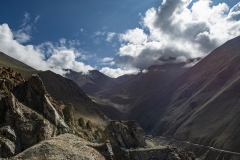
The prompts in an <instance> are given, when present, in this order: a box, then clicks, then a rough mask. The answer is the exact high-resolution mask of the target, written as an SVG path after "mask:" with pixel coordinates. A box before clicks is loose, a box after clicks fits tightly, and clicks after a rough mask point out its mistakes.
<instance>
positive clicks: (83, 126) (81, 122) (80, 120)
mask: <svg viewBox="0 0 240 160" xmlns="http://www.w3.org/2000/svg"><path fill="white" fill-rule="evenodd" d="M78 125H79V126H80V127H81V128H82V129H85V128H86V125H85V121H84V119H83V117H81V118H79V119H78Z"/></svg>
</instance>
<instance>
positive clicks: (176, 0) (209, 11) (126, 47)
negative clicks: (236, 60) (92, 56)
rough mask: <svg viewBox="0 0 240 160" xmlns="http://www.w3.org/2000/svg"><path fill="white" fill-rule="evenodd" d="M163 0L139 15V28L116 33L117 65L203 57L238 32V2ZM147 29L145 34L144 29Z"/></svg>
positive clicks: (141, 65)
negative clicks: (118, 46)
mask: <svg viewBox="0 0 240 160" xmlns="http://www.w3.org/2000/svg"><path fill="white" fill-rule="evenodd" d="M191 2H192V1H191V0H164V1H163V3H162V5H161V6H160V7H159V8H157V9H155V8H151V9H149V10H148V11H147V12H146V13H145V16H143V17H142V22H141V24H142V26H143V29H139V28H135V29H130V30H128V31H126V32H125V33H123V34H120V37H119V40H120V42H122V45H121V47H120V48H119V51H118V55H119V56H120V57H119V59H118V60H115V62H116V64H117V65H119V66H127V67H129V68H139V69H145V68H146V67H149V66H150V65H153V64H160V62H159V60H158V59H159V58H160V57H163V56H166V57H176V58H177V57H182V58H181V59H188V58H196V57H204V56H206V55H207V54H208V53H210V52H211V51H212V50H213V49H215V48H216V47H218V46H219V45H221V44H222V43H224V42H225V41H227V40H229V39H231V38H234V37H236V36H239V35H240V2H239V3H238V4H236V5H235V6H234V7H233V8H231V9H230V8H229V7H228V6H227V4H225V3H220V4H218V5H215V6H214V5H213V4H212V1H203V0H200V1H197V2H195V3H193V5H192V7H191V8H188V6H189V4H190V3H191ZM145 30H148V32H147V33H149V34H146V33H145V32H144V31H145Z"/></svg>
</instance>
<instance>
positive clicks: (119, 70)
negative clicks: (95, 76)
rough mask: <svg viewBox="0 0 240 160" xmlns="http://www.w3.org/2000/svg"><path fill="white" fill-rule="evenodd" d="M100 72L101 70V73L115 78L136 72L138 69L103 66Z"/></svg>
mask: <svg viewBox="0 0 240 160" xmlns="http://www.w3.org/2000/svg"><path fill="white" fill-rule="evenodd" d="M100 72H102V73H103V74H105V75H107V76H109V77H113V78H117V77H119V76H122V75H125V74H137V73H138V72H139V70H138V69H129V68H127V69H126V68H123V69H122V68H116V69H113V68H109V67H103V68H102V69H101V70H100Z"/></svg>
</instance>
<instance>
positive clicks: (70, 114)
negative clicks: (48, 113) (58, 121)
mask: <svg viewBox="0 0 240 160" xmlns="http://www.w3.org/2000/svg"><path fill="white" fill-rule="evenodd" d="M63 115H64V120H65V122H66V123H67V124H68V125H69V126H75V121H74V108H73V105H72V104H68V105H67V106H66V107H65V108H64V109H63Z"/></svg>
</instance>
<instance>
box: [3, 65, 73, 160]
mask: <svg viewBox="0 0 240 160" xmlns="http://www.w3.org/2000/svg"><path fill="white" fill-rule="evenodd" d="M69 108H70V107H69V106H66V105H64V104H63V103H62V102H58V101H55V100H54V99H53V98H52V97H51V96H50V95H49V94H48V93H47V91H46V89H45V87H44V85H43V83H42V81H41V79H40V78H39V77H38V76H37V75H33V76H32V77H31V78H30V79H29V80H28V81H25V80H24V78H23V77H22V76H21V74H19V73H15V72H13V70H11V69H10V68H4V67H3V68H0V157H3V158H9V157H12V156H14V155H16V154H17V153H20V152H22V151H24V150H25V149H27V148H29V147H31V146H33V145H35V144H37V143H39V142H41V141H43V140H46V139H49V138H51V137H54V136H56V135H58V134H61V133H74V131H73V130H72V129H70V128H69V126H68V125H67V124H66V123H65V121H64V114H63V110H64V109H65V112H67V113H66V114H65V115H66V116H67V117H68V121H69V120H70V121H71V123H70V125H74V124H73V122H74V119H73V118H74V117H73V116H72V115H73V110H71V109H69ZM67 109H69V111H66V110H67ZM72 128H74V127H72Z"/></svg>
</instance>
